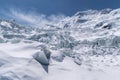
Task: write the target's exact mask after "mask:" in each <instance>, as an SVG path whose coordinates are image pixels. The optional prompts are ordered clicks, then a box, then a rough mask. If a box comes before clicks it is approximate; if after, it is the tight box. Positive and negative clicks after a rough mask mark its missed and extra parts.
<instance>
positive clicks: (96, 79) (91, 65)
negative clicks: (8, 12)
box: [0, 9, 120, 80]
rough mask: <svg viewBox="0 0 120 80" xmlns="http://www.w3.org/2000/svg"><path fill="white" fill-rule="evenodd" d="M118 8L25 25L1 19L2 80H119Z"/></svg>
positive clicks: (90, 11) (0, 70) (0, 60)
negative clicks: (35, 25)
mask: <svg viewBox="0 0 120 80" xmlns="http://www.w3.org/2000/svg"><path fill="white" fill-rule="evenodd" d="M119 21H120V9H115V10H112V9H104V10H101V11H98V10H88V11H80V12H78V13H76V14H75V15H73V16H71V17H69V16H66V17H65V18H63V19H61V20H60V21H59V22H54V21H53V22H52V23H53V24H49V23H44V26H43V25H40V26H39V27H27V26H22V25H19V24H17V23H15V22H13V21H9V20H0V80H119V79H120V77H119V74H120V27H119V26H120V23H119Z"/></svg>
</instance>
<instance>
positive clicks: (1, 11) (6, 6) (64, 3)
mask: <svg viewBox="0 0 120 80" xmlns="http://www.w3.org/2000/svg"><path fill="white" fill-rule="evenodd" d="M106 8H111V9H116V8H120V0H0V18H5V19H6V18H7V19H15V20H17V21H19V22H22V23H23V22H24V23H28V24H29V23H35V22H36V21H38V23H39V22H40V21H41V20H42V21H43V23H44V22H46V21H48V19H50V20H52V21H55V20H57V19H59V20H60V19H61V18H63V17H64V16H72V15H74V14H75V13H77V12H78V11H84V10H89V9H94V10H101V9H106ZM46 16H47V17H46Z"/></svg>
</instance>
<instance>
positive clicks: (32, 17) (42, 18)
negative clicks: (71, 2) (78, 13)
mask: <svg viewBox="0 0 120 80" xmlns="http://www.w3.org/2000/svg"><path fill="white" fill-rule="evenodd" d="M6 16H8V17H10V18H11V19H15V20H16V21H19V22H22V23H25V24H29V25H32V26H37V27H40V26H44V25H46V24H56V23H57V22H59V21H60V20H62V19H64V18H65V16H64V15H51V16H46V15H44V14H38V13H36V12H34V11H29V12H27V11H23V10H20V9H13V8H12V9H10V10H9V12H6Z"/></svg>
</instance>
